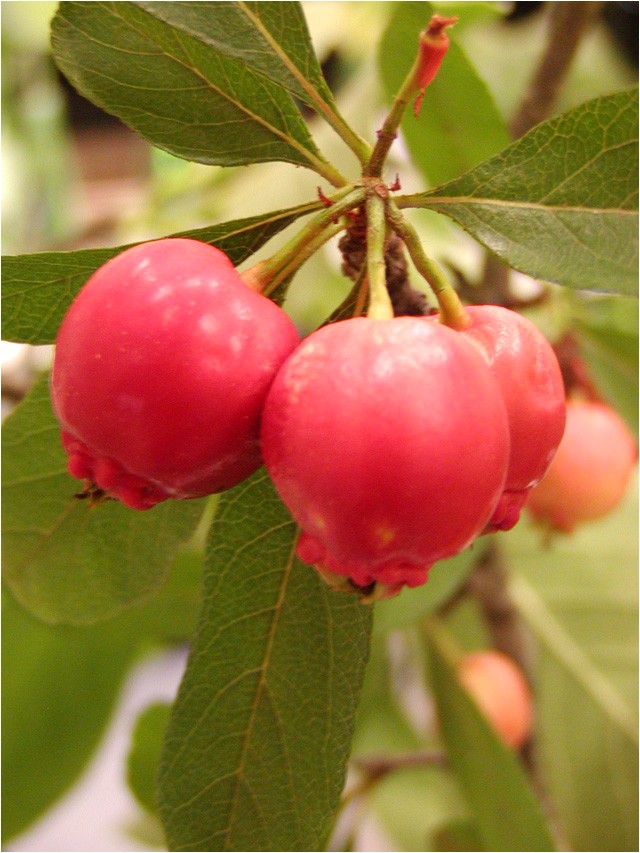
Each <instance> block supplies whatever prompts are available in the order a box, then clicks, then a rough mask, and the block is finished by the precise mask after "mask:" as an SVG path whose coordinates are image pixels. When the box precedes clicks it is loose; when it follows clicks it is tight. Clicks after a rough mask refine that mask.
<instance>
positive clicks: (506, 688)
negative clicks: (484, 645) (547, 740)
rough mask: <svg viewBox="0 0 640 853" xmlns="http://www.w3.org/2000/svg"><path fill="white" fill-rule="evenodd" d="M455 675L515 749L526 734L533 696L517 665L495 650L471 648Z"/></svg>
mask: <svg viewBox="0 0 640 853" xmlns="http://www.w3.org/2000/svg"><path fill="white" fill-rule="evenodd" d="M457 673H458V678H459V679H460V681H461V683H462V685H463V686H464V688H465V689H466V690H467V692H468V693H469V694H470V695H471V697H472V698H473V699H474V701H475V703H476V704H477V706H478V708H479V710H480V711H481V712H482V713H483V714H484V716H485V717H486V718H487V720H488V722H489V723H490V724H491V725H492V727H493V728H494V729H495V731H496V732H497V733H498V734H499V735H500V737H501V738H502V740H503V741H504V742H505V743H506V744H507V746H510V747H512V748H513V749H519V748H520V747H521V746H522V745H523V744H524V743H525V742H526V741H527V740H528V739H529V737H530V735H531V728H532V722H533V699H532V697H531V691H530V690H529V685H528V684H527V682H526V680H525V677H524V675H523V674H522V672H521V671H520V669H519V667H518V666H516V664H515V663H514V662H513V661H512V660H511V658H509V657H507V655H504V654H502V652H498V651H494V650H492V651H480V652H471V653H470V654H467V655H465V656H464V657H463V658H462V660H461V661H460V662H459V664H458V667H457Z"/></svg>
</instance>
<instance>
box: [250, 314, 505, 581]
mask: <svg viewBox="0 0 640 853" xmlns="http://www.w3.org/2000/svg"><path fill="white" fill-rule="evenodd" d="M262 444H263V453H264V459H265V464H266V467H267V470H268V472H269V474H270V475H271V478H272V479H273V481H274V483H275V486H276V488H277V490H278V492H279V493H280V496H281V497H282V499H283V501H284V503H285V504H286V505H287V506H288V508H289V510H290V511H291V513H292V515H293V517H294V518H295V519H296V521H297V522H298V523H299V524H300V526H301V527H302V530H303V534H302V536H301V538H300V542H299V545H298V554H299V556H300V558H301V559H302V560H303V561H304V562H307V563H311V564H316V565H317V566H319V567H320V569H321V570H326V571H327V572H329V573H332V574H333V575H340V576H344V577H348V578H350V579H351V580H352V582H353V583H354V584H356V585H357V586H359V587H367V586H368V585H370V584H371V583H373V582H380V583H382V584H384V585H386V586H388V587H390V588H391V590H392V591H398V590H399V589H400V588H401V587H402V586H403V585H405V584H406V585H408V586H417V585H419V584H422V583H424V582H425V580H426V577H427V571H428V568H429V567H430V566H431V565H432V564H433V563H434V562H435V561H436V560H439V559H442V558H444V557H449V556H451V555H453V554H456V553H458V552H459V551H461V550H462V549H463V548H465V547H466V546H467V545H469V544H470V543H471V542H472V541H473V540H474V539H475V538H476V536H478V534H479V533H480V532H481V531H482V529H483V527H484V526H485V524H486V523H487V521H488V520H489V518H490V517H491V514H492V513H493V510H494V509H495V506H496V503H497V501H498V499H499V497H500V494H501V493H502V489H503V486H504V479H505V473H506V465H507V459H508V455H509V436H508V428H507V421H506V415H505V410H504V404H503V402H502V398H501V395H500V392H499V391H498V388H497V386H496V384H495V382H494V381H493V378H492V377H491V374H490V372H489V370H488V368H487V365H486V363H485V362H484V360H483V358H482V356H481V355H480V354H479V353H478V351H477V350H476V348H475V347H474V346H472V345H471V344H470V343H469V342H468V341H467V340H466V339H465V338H464V337H463V336H461V335H460V334H458V333H457V332H454V331H453V330H451V329H449V328H447V327H445V326H442V325H440V324H439V323H437V322H435V321H434V320H433V319H432V318H426V317H422V318H416V317H398V318H395V319H391V320H371V319H366V318H355V319H352V320H345V321H342V322H338V323H334V324H332V325H329V326H325V327H324V328H321V329H319V330H318V331H316V332H314V333H313V334H311V335H310V336H309V337H308V338H306V339H305V340H304V341H303V342H302V344H301V345H300V346H299V347H298V349H297V350H296V351H295V352H294V353H293V355H291V356H290V358H289V359H288V360H287V361H286V362H285V364H284V366H283V367H282V369H281V370H280V372H279V373H278V376H277V377H276V380H275V382H274V384H273V386H272V388H271V391H270V392H269V395H268V397H267V402H266V405H265V409H264V413H263V421H262Z"/></svg>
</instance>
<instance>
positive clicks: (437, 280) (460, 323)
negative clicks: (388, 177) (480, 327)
mask: <svg viewBox="0 0 640 853" xmlns="http://www.w3.org/2000/svg"><path fill="white" fill-rule="evenodd" d="M387 215H388V217H389V222H390V224H391V225H392V227H393V229H394V231H395V232H396V233H397V234H398V235H399V236H400V237H401V238H402V240H403V241H404V244H405V246H406V247H407V250H408V252H409V255H410V256H411V260H412V261H413V263H414V266H415V268H416V269H417V270H418V272H419V273H420V275H421V276H422V277H423V278H424V279H425V280H426V281H427V282H428V283H429V286H430V287H431V289H432V290H433V292H434V294H435V297H436V299H437V300H438V305H439V306H440V316H441V318H442V322H443V323H445V324H446V325H447V326H451V328H453V329H466V328H467V327H468V325H469V323H470V322H471V321H470V318H469V315H468V314H467V312H466V311H465V309H464V306H463V305H462V302H460V297H459V296H458V294H457V293H456V291H455V290H454V288H453V286H452V284H451V282H450V281H449V280H448V278H447V277H446V275H445V274H444V273H443V272H442V270H441V269H440V267H439V266H438V265H437V264H436V263H434V262H433V261H432V260H431V258H429V257H427V255H426V254H425V252H424V249H423V248H422V243H421V242H420V237H419V236H418V233H417V231H416V230H415V228H414V227H413V225H411V224H410V223H409V222H408V221H407V220H406V219H405V218H404V216H403V215H402V214H401V213H400V210H399V209H398V207H397V205H396V204H395V203H394V202H393V201H392V200H391V199H389V201H388V202H387Z"/></svg>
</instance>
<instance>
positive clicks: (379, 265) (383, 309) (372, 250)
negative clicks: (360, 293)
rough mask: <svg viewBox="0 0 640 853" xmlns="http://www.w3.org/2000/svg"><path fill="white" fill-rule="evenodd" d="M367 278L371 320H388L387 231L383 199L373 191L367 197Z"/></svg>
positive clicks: (391, 315) (390, 308) (389, 306)
mask: <svg viewBox="0 0 640 853" xmlns="http://www.w3.org/2000/svg"><path fill="white" fill-rule="evenodd" d="M366 205H367V277H368V279H369V310H368V311H367V317H369V318H370V319H372V320H390V319H391V318H392V317H393V305H392V304H391V297H390V296H389V291H388V290H387V272H386V266H385V262H384V242H385V237H386V231H387V222H386V217H385V202H384V199H382V198H380V196H379V195H378V194H377V193H376V192H375V190H374V191H372V192H370V193H369V195H368V197H367V202H366Z"/></svg>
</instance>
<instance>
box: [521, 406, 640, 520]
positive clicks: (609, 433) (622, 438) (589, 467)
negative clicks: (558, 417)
mask: <svg viewBox="0 0 640 853" xmlns="http://www.w3.org/2000/svg"><path fill="white" fill-rule="evenodd" d="M637 458H638V450H637V446H636V443H635V439H634V437H633V435H632V434H631V432H630V431H629V429H628V427H627V425H626V424H625V422H624V421H623V420H622V418H621V417H620V416H619V415H618V414H617V413H616V412H615V411H614V410H613V409H612V408H610V406H607V405H606V404H604V403H596V402H589V401H583V400H569V401H568V403H567V426H566V429H565V433H564V437H563V439H562V441H561V443H560V447H559V448H558V452H557V453H556V455H555V458H554V460H553V462H552V463H551V467H550V468H549V471H548V472H547V474H546V476H545V478H544V479H543V480H542V482H541V483H540V484H539V485H538V486H536V488H535V489H533V491H532V492H531V495H530V497H529V501H528V503H527V509H528V510H529V511H530V512H531V514H532V515H533V517H534V518H535V519H537V520H540V521H544V522H546V523H547V524H549V525H550V526H551V527H552V528H554V529H556V530H560V531H563V532H565V533H570V532H571V531H572V530H573V529H574V528H575V527H576V525H578V524H580V523H581V522H584V521H589V520H590V519H594V518H600V517H601V516H604V515H607V513H609V512H611V510H613V509H615V507H616V506H617V505H618V504H619V503H620V501H621V500H622V498H623V496H624V494H625V491H626V489H627V486H628V485H629V480H630V478H631V474H632V472H633V469H634V467H635V464H636V461H637Z"/></svg>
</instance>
